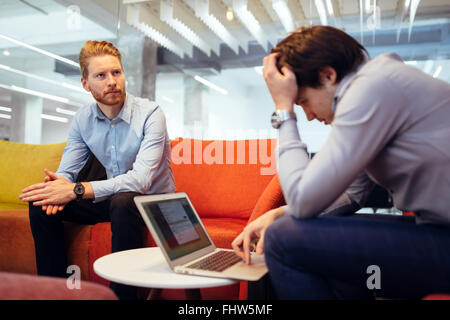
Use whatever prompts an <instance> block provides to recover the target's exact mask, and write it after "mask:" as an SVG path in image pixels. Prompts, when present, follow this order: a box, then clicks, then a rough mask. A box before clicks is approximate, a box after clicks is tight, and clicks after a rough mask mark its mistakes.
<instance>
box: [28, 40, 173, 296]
mask: <svg viewBox="0 0 450 320" xmlns="http://www.w3.org/2000/svg"><path fill="white" fill-rule="evenodd" d="M79 62H80V67H81V76H82V77H81V82H82V85H83V87H84V89H85V90H86V91H89V92H90V93H91V94H92V96H93V97H94V99H95V101H96V103H93V104H91V105H89V106H86V107H83V108H81V109H80V110H79V111H78V112H77V114H76V115H75V118H74V120H73V122H72V125H71V128H70V131H69V136H68V139H67V146H66V148H65V149H64V153H63V156H62V159H61V163H60V166H59V168H58V170H57V172H56V173H54V172H51V171H48V170H47V169H45V174H46V177H45V179H44V182H43V183H38V184H34V185H32V186H29V187H27V188H25V189H24V190H23V191H22V194H21V195H20V199H21V200H23V201H28V202H29V208H30V210H29V216H30V225H31V230H32V233H33V237H34V241H35V251H36V265H37V272H38V274H39V275H46V276H58V277H65V276H67V274H66V269H67V258H66V250H65V244H64V227H63V221H72V222H76V223H82V224H95V223H97V222H102V221H111V231H112V239H111V243H112V252H117V251H122V250H128V249H134V248H139V247H142V245H143V243H142V241H143V238H142V226H144V223H143V221H142V218H141V217H140V214H139V211H138V210H137V208H136V206H135V204H134V201H133V198H134V197H135V196H136V195H141V194H155V193H171V192H175V191H176V188H175V182H174V178H173V172H172V169H171V166H170V140H169V137H168V134H167V129H166V122H165V117H164V113H163V111H162V110H161V108H160V107H159V106H158V105H157V104H156V103H155V102H152V101H149V100H147V99H142V98H137V97H134V96H132V95H130V94H127V92H126V90H125V76H124V70H123V67H122V61H121V54H120V52H119V50H117V49H116V48H115V47H114V46H113V45H112V44H111V43H109V42H106V41H101V42H99V41H87V42H86V44H85V45H84V47H83V48H82V49H81V52H80V55H79ZM97 159H98V160H97ZM105 171H106V172H105ZM111 288H112V289H113V290H114V291H115V292H116V294H117V295H118V297H119V298H121V299H133V298H136V288H132V287H128V286H124V285H119V284H115V283H111Z"/></svg>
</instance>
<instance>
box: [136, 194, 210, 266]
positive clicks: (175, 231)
mask: <svg viewBox="0 0 450 320" xmlns="http://www.w3.org/2000/svg"><path fill="white" fill-rule="evenodd" d="M142 206H143V207H144V210H145V213H146V214H147V216H148V218H149V219H150V221H151V223H152V225H153V228H154V229H155V231H156V232H157V233H158V236H159V238H160V240H161V242H162V245H163V246H164V248H165V250H166V252H167V255H168V256H169V258H170V259H171V260H174V259H178V258H180V257H182V256H184V255H187V254H190V253H192V252H194V251H197V250H199V249H202V248H205V247H207V246H209V245H211V244H212V243H211V242H210V241H209V239H208V236H207V235H206V233H205V231H204V230H203V228H202V225H201V224H200V222H199V221H198V219H197V216H196V214H195V213H194V211H193V210H192V208H191V206H190V204H189V201H188V200H187V199H186V198H180V199H172V200H161V201H158V202H151V203H145V202H144V203H142Z"/></svg>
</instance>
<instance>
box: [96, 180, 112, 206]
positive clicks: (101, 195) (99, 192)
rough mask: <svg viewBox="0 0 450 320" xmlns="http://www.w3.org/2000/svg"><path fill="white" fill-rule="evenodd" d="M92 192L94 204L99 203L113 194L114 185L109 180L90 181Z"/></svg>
mask: <svg viewBox="0 0 450 320" xmlns="http://www.w3.org/2000/svg"><path fill="white" fill-rule="evenodd" d="M90 184H91V187H92V190H93V191H94V199H95V200H94V202H100V201H103V200H105V199H106V198H108V197H109V196H110V195H112V194H113V193H114V185H113V181H111V180H100V181H90Z"/></svg>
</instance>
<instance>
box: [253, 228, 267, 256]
mask: <svg viewBox="0 0 450 320" xmlns="http://www.w3.org/2000/svg"><path fill="white" fill-rule="evenodd" d="M264 232H265V231H261V236H260V237H259V240H258V243H257V244H256V250H255V251H256V253H257V254H263V253H264Z"/></svg>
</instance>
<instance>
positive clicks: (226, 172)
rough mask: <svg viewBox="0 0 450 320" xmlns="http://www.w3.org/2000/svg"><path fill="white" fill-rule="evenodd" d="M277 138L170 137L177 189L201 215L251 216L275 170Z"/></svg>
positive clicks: (245, 217) (242, 217) (244, 217)
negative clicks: (216, 138) (233, 139)
mask: <svg viewBox="0 0 450 320" xmlns="http://www.w3.org/2000/svg"><path fill="white" fill-rule="evenodd" d="M275 145H276V140H275V139H261V140H237V141H225V140H212V141H209V140H195V139H183V138H178V139H175V140H172V141H171V146H172V157H171V160H172V169H173V173H174V176H175V183H176V185H177V192H186V193H187V195H188V196H189V199H190V200H191V201H192V203H193V205H194V207H195V209H196V210H197V212H198V214H199V215H200V216H201V217H222V218H223V217H229V218H241V219H248V218H249V216H250V214H251V213H252V210H253V208H254V207H255V204H256V202H257V200H258V198H259V197H260V195H261V194H262V193H263V191H264V188H265V187H266V186H267V184H268V183H269V182H270V180H271V179H272V177H273V175H274V174H275V173H276V164H275Z"/></svg>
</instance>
